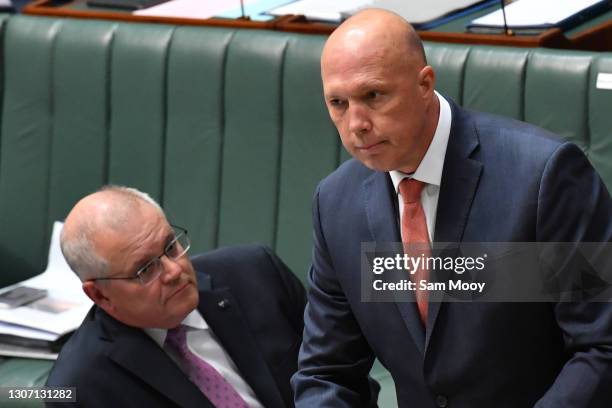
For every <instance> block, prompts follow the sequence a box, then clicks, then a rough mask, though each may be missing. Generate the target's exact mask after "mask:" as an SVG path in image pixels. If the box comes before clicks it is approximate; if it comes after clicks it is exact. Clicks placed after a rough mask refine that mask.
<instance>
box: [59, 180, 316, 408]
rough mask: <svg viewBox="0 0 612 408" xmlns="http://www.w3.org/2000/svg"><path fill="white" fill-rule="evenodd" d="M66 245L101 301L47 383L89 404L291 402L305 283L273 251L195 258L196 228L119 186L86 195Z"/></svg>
mask: <svg viewBox="0 0 612 408" xmlns="http://www.w3.org/2000/svg"><path fill="white" fill-rule="evenodd" d="M61 246H62V252H63V253H64V256H65V257H66V260H67V261H68V264H69V265H70V267H71V268H72V269H73V270H74V271H75V272H76V273H77V275H78V276H79V278H80V279H81V281H82V282H83V290H84V291H85V293H86V294H87V295H88V296H89V297H90V298H91V299H92V300H93V301H94V303H95V305H94V306H93V308H92V309H91V311H90V312H89V314H88V315H87V317H86V318H85V320H84V321H83V324H82V325H81V327H80V328H79V329H78V330H77V331H76V332H75V334H74V335H73V336H72V338H71V339H70V340H69V341H68V343H66V345H65V346H64V348H63V349H62V352H61V353H60V356H59V358H58V360H57V362H56V363H55V366H54V367H53V370H52V372H51V374H50V376H49V380H48V382H47V385H49V386H72V387H76V397H77V404H78V405H81V406H87V407H95V406H100V407H109V406H116V407H124V406H126V407H127V406H146V407H157V406H160V407H161V406H164V407H165V406H181V407H196V406H197V407H285V406H292V398H293V397H292V393H291V390H290V386H289V378H290V377H291V375H292V374H293V372H295V370H296V368H297V367H296V364H297V363H296V362H297V352H298V348H299V344H300V342H301V334H302V328H303V320H302V315H303V310H304V305H305V297H304V289H303V287H302V285H301V283H300V282H299V280H297V279H296V278H295V277H294V276H293V274H292V273H291V272H290V271H289V270H288V269H287V267H286V266H285V265H284V264H283V263H282V261H280V259H278V258H277V257H276V256H275V255H273V254H272V253H271V252H269V251H268V250H267V249H266V248H262V247H255V246H250V247H237V248H227V249H221V250H217V251H213V252H210V253H207V254H203V255H200V256H197V257H195V258H194V259H193V264H192V261H190V259H189V258H188V257H187V251H188V250H189V247H190V241H189V237H188V235H187V231H186V230H184V229H182V228H180V227H176V226H171V225H170V224H169V223H168V221H167V220H166V217H165V215H164V213H163V211H162V210H161V208H160V207H159V206H158V205H157V203H155V202H154V201H153V200H152V199H151V198H150V197H149V196H148V195H146V194H144V193H142V192H140V191H138V190H135V189H131V188H126V187H117V186H111V187H105V188H103V189H102V190H100V191H98V192H96V193H94V194H91V195H89V196H87V197H85V198H83V199H82V200H81V201H80V202H79V203H77V205H76V206H75V207H74V208H73V209H72V211H71V212H70V214H69V215H68V217H67V218H66V222H65V224H64V229H63V231H62V235H61ZM194 266H195V269H194ZM196 270H197V271H198V272H196Z"/></svg>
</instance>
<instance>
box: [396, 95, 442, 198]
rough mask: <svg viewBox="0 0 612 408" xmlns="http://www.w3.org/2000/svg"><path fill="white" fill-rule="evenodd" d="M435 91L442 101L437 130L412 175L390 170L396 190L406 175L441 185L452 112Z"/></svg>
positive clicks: (440, 96)
mask: <svg viewBox="0 0 612 408" xmlns="http://www.w3.org/2000/svg"><path fill="white" fill-rule="evenodd" d="M434 92H436V96H437V97H438V100H439V101H440V114H439V116H438V125H437V126H436V131H435V133H434V136H433V138H432V139H431V143H430V144H429V148H428V149H427V152H426V153H425V156H424V157H423V160H421V163H420V164H419V167H417V169H416V171H415V172H414V173H412V175H409V174H406V173H403V172H401V171H398V170H392V171H390V172H389V175H390V176H391V181H392V182H393V187H394V188H395V191H396V192H398V191H399V183H400V182H401V181H402V180H403V179H404V178H406V177H412V178H414V179H416V180H419V181H422V182H424V183H427V184H432V185H435V186H438V187H440V183H441V181H442V169H443V168H444V157H445V156H446V146H447V145H448V138H449V136H450V128H451V120H452V114H451V109H450V105H449V104H448V101H447V100H446V99H444V97H443V96H442V95H440V94H439V93H438V92H437V91H434Z"/></svg>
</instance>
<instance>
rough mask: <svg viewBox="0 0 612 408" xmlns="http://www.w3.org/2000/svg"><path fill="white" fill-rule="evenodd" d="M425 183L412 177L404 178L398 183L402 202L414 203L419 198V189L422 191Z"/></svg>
mask: <svg viewBox="0 0 612 408" xmlns="http://www.w3.org/2000/svg"><path fill="white" fill-rule="evenodd" d="M423 187H425V183H423V182H422V181H419V180H415V179H413V178H405V179H403V180H402V181H401V182H400V184H399V191H400V194H401V195H402V200H404V204H408V203H416V202H418V201H419V200H420V199H421V191H423Z"/></svg>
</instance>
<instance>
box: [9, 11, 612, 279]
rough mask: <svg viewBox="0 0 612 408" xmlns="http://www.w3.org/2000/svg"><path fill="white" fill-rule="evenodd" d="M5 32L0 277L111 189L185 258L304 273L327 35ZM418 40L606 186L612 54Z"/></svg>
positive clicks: (99, 29)
mask: <svg viewBox="0 0 612 408" xmlns="http://www.w3.org/2000/svg"><path fill="white" fill-rule="evenodd" d="M0 24H2V22H1V21H0ZM4 26H5V27H4V30H3V32H2V33H3V41H2V43H1V44H2V46H3V52H2V54H1V58H2V61H3V64H2V69H3V71H4V72H3V74H4V79H3V81H2V83H1V84H0V86H1V87H2V92H1V95H2V99H1V100H2V102H1V103H2V105H1V106H2V115H1V116H0V120H1V122H0V123H1V129H0V228H1V231H2V233H1V234H0V257H1V258H0V259H2V261H1V264H0V275H1V276H0V285H5V284H8V283H11V282H14V281H17V280H21V279H24V278H26V277H28V276H31V275H33V274H35V273H38V272H40V271H42V270H43V269H44V267H45V264H46V256H47V246H48V241H49V234H50V229H51V224H52V222H53V221H54V220H56V219H62V218H64V217H65V216H66V214H67V212H68V210H69V209H70V208H71V207H72V206H73V205H74V203H75V202H76V200H78V199H79V198H80V197H82V196H83V195H85V194H87V193H88V192H91V191H93V190H95V189H96V188H98V187H99V186H100V185H103V184H105V183H117V184H127V185H132V186H135V187H137V188H139V189H142V190H144V191H146V192H148V193H149V194H151V196H153V197H154V198H156V199H157V200H159V201H160V203H161V204H162V205H163V206H164V208H165V209H166V212H167V214H168V217H169V219H170V220H171V221H172V222H174V223H176V224H178V225H183V226H185V227H187V228H188V230H189V232H190V235H191V237H192V240H193V248H194V253H195V252H198V251H204V250H207V249H210V248H214V247H217V246H225V245H232V244H238V243H246V242H262V243H266V244H268V245H270V246H272V247H273V248H275V249H276V250H277V252H278V253H279V254H280V255H281V256H282V257H283V259H284V260H285V261H286V262H287V263H288V264H289V266H290V267H291V268H292V269H293V270H294V271H295V272H296V274H298V275H299V276H300V277H302V278H304V277H305V275H306V272H307V269H308V264H309V259H310V251H311V226H310V209H311V196H312V192H313V190H314V188H315V186H316V183H317V181H318V180H320V179H321V178H322V177H324V176H325V175H326V174H328V173H329V172H331V171H332V170H333V169H334V168H335V167H336V166H337V165H338V164H339V163H340V162H342V161H343V160H345V159H346V158H347V157H348V155H347V153H346V151H345V150H344V149H343V148H342V146H341V144H340V142H339V139H338V137H337V133H336V131H335V129H334V127H333V125H332V124H331V122H330V120H329V117H328V115H327V111H326V108H325V104H324V100H323V97H322V92H321V90H322V87H321V83H320V77H319V61H318V60H319V55H320V52H321V49H322V46H323V43H324V41H325V37H324V36H319V35H300V34H292V33H281V32H272V31H253V30H233V29H223V28H212V27H185V26H182V27H181V26H169V25H154V24H129V23H116V22H109V21H94V20H76V19H53V18H44V17H32V16H14V17H11V18H9V19H8V20H6V21H4ZM425 48H426V53H427V57H428V61H429V63H430V64H431V65H432V66H433V67H434V68H435V70H436V78H437V89H438V90H439V91H440V92H442V93H443V94H444V95H446V96H449V97H451V98H453V99H455V100H456V101H458V102H459V103H461V104H463V105H464V106H465V107H467V108H471V109H478V110H484V111H489V112H493V113H499V114H504V115H507V116H511V117H514V118H517V119H523V120H527V121H530V122H533V123H535V124H538V125H540V126H543V127H546V128H548V129H550V130H552V131H555V132H557V133H559V134H560V135H562V136H563V137H566V138H568V139H570V140H573V141H575V142H576V143H578V144H579V145H580V146H581V147H583V148H584V149H585V150H586V152H587V153H588V155H589V157H590V159H591V160H592V161H593V163H594V164H595V166H596V167H597V168H598V169H599V171H600V172H601V174H602V176H603V178H604V180H605V181H606V183H607V184H608V185H609V186H610V185H612V164H611V163H612V161H611V160H609V158H610V157H612V142H611V140H612V135H610V133H611V132H610V130H609V129H611V128H612V117H611V115H609V114H608V111H609V110H610V107H611V106H612V91H610V90H606V89H597V88H596V77H597V75H598V73H600V72H612V55H611V54H609V53H603V54H601V53H586V52H568V51H559V50H545V49H537V50H527V49H516V48H506V47H484V46H465V45H456V44H440V43H428V44H425Z"/></svg>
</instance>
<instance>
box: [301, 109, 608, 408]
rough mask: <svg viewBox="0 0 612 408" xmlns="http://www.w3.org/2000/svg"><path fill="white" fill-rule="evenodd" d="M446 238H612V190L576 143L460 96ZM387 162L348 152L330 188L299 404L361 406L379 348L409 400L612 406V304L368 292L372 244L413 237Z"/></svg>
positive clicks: (442, 225)
mask: <svg viewBox="0 0 612 408" xmlns="http://www.w3.org/2000/svg"><path fill="white" fill-rule="evenodd" d="M451 109H452V125H451V132H450V138H449V142H448V148H447V152H446V157H445V161H444V168H443V174H442V182H441V187H440V196H439V203H438V210H437V217H436V229H435V238H434V239H435V241H436V242H515V241H519V242H535V241H543V242H547V241H556V242H583V241H585V242H587V241H588V242H609V241H610V240H611V238H612V201H611V199H610V195H609V193H608V191H607V190H606V188H605V187H604V185H603V184H602V181H601V179H600V178H599V176H598V175H597V174H596V172H595V171H594V170H593V168H592V167H591V165H590V164H589V162H588V160H587V159H586V158H585V156H584V155H583V153H582V152H581V151H580V149H579V148H577V147H576V146H575V145H573V144H571V143H564V142H562V141H560V140H558V138H556V137H555V136H554V135H551V134H549V133H548V132H545V131H543V130H542V129H539V128H536V127H534V126H531V125H529V124H525V123H522V122H518V121H513V120H510V119H504V118H500V117H497V116H494V115H488V114H483V113H476V112H469V111H465V110H463V109H461V108H459V107H458V106H456V105H455V104H454V103H452V102H451ZM396 201H397V198H396V195H395V192H394V190H393V186H392V183H391V181H390V179H389V176H388V175H387V174H386V173H382V172H374V171H372V170H370V169H368V168H366V167H364V166H363V165H362V164H361V163H359V162H358V161H356V160H349V161H348V162H346V163H344V164H343V165H342V166H340V167H339V168H338V169H337V170H336V171H335V172H334V173H332V174H331V175H330V176H328V177H327V178H326V179H324V180H323V181H322V182H321V183H320V184H319V186H318V188H317V190H316V193H315V197H314V204H313V224H314V251H313V263H312V268H311V270H310V276H309V282H310V289H309V303H308V305H307V307H306V313H305V318H304V322H305V331H304V342H303V345H302V348H301V351H300V362H299V365H298V372H297V373H296V375H295V376H294V377H293V379H292V383H293V386H294V390H295V393H296V406H298V407H314V406H316V407H335V408H339V407H355V406H359V405H360V401H363V400H364V399H367V396H364V395H363V394H364V393H367V390H368V388H367V387H366V386H365V378H366V374H367V373H368V371H369V370H370V367H371V365H372V362H373V359H374V357H375V356H376V357H377V358H378V359H379V360H380V361H381V362H382V364H383V365H384V366H385V367H386V368H387V369H388V370H389V372H390V373H391V375H392V377H393V380H394V382H395V386H396V392H397V400H398V404H399V406H400V407H414V408H428V407H436V406H440V407H443V406H447V405H448V406H450V407H456V408H478V407H487V408H489V407H498V408H499V407H508V408H521V407H525V408H526V407H533V406H537V407H540V408H544V407H547V408H548V407H550V408H563V407H573V408H578V407H581V408H592V407H593V408H594V407H609V406H611V404H612V307H611V305H610V304H608V303H568V302H565V303H563V302H559V303H475V302H472V303H440V302H430V303H429V315H428V322H427V325H426V329H425V328H424V327H423V325H422V324H421V323H420V321H419V318H418V312H417V309H416V306H415V303H410V302H396V303H394V302H390V303H383V302H370V303H366V302H361V301H360V295H361V279H360V276H359V274H360V268H361V265H360V261H361V257H360V243H361V242H398V241H401V238H400V232H399V226H398V221H397V209H396V207H397V205H396Z"/></svg>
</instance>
